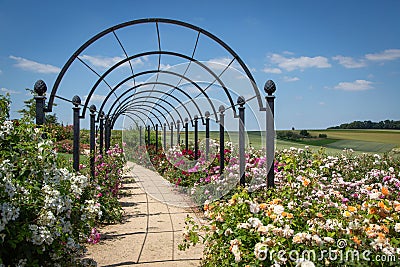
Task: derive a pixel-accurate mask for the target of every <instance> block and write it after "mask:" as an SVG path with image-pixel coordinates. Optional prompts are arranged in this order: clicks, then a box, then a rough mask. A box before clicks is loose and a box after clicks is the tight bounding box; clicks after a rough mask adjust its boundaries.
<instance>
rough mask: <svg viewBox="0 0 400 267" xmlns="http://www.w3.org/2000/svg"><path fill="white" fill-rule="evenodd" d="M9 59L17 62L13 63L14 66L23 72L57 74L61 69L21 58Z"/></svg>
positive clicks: (12, 57) (13, 57)
mask: <svg viewBox="0 0 400 267" xmlns="http://www.w3.org/2000/svg"><path fill="white" fill-rule="evenodd" d="M10 58H11V59H13V60H15V61H17V63H15V65H14V66H16V67H17V68H20V69H23V70H27V71H33V72H36V73H46V74H48V73H59V72H60V71H61V69H60V68H58V67H56V66H53V65H49V64H42V63H38V62H35V61H32V60H29V59H25V58H22V57H15V56H10Z"/></svg>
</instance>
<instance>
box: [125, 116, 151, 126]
mask: <svg viewBox="0 0 400 267" xmlns="http://www.w3.org/2000/svg"><path fill="white" fill-rule="evenodd" d="M121 115H123V116H127V117H129V118H130V119H131V120H133V121H135V120H134V119H133V118H132V117H131V115H134V116H136V117H137V118H139V119H140V120H141V121H142V122H143V125H144V126H146V122H145V121H144V120H143V119H142V118H141V117H140V116H139V115H137V114H135V113H126V114H125V113H122V114H121ZM148 119H149V121H150V122H151V125H153V127H154V123H153V121H152V120H151V119H150V118H148ZM135 124H136V126H138V123H137V122H136V121H135Z"/></svg>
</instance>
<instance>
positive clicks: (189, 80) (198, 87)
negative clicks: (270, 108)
mask: <svg viewBox="0 0 400 267" xmlns="http://www.w3.org/2000/svg"><path fill="white" fill-rule="evenodd" d="M154 73H166V74H170V75H174V76H177V77H180V78H181V79H184V80H186V81H188V82H189V83H191V84H192V85H194V86H195V87H196V88H197V89H198V90H199V91H200V92H201V94H203V95H204V96H205V97H206V98H207V99H208V102H209V103H210V105H211V108H212V109H213V112H214V114H215V119H216V120H217V121H218V117H217V113H216V110H215V107H214V104H213V103H212V101H210V100H209V98H208V95H207V94H206V93H205V91H204V90H203V89H202V88H201V87H200V86H199V85H198V84H197V83H196V82H195V81H193V80H191V79H189V78H187V77H186V76H184V75H181V74H179V73H176V72H173V71H165V70H148V71H143V72H139V73H137V74H134V75H132V76H129V77H127V78H125V79H124V80H122V81H121V82H119V83H118V84H117V85H116V86H115V87H114V88H113V89H112V90H111V91H110V92H109V93H108V95H107V96H106V97H105V99H104V101H103V103H104V104H105V103H106V102H107V101H108V99H109V98H110V96H111V95H112V94H114V93H115V91H116V90H117V89H118V88H119V87H120V86H122V85H123V84H124V83H125V82H127V81H129V80H131V79H133V80H135V78H136V77H139V76H142V75H147V74H154ZM135 86H136V85H135ZM171 86H172V85H171ZM177 88H178V87H177V86H174V89H177ZM135 89H136V88H135ZM177 90H179V89H177ZM152 91H154V90H152ZM149 92H150V91H149ZM135 93H136V92H135ZM169 95H170V96H171V95H172V94H169ZM187 96H188V97H189V98H191V99H193V98H192V97H191V96H189V95H188V94H187ZM193 101H194V100H192V102H193ZM104 104H103V105H102V107H103V106H104ZM196 106H197V105H196ZM102 107H100V111H101V110H102ZM198 111H199V113H200V114H201V111H200V109H198ZM200 114H199V115H200ZM203 124H204V121H203Z"/></svg>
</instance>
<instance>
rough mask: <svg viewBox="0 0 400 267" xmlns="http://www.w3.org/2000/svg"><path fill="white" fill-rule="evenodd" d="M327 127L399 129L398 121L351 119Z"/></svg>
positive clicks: (399, 123)
mask: <svg viewBox="0 0 400 267" xmlns="http://www.w3.org/2000/svg"><path fill="white" fill-rule="evenodd" d="M328 129H397V130H400V121H394V120H384V121H380V122H372V121H370V120H368V121H353V122H350V123H342V124H340V126H334V127H329V128H328Z"/></svg>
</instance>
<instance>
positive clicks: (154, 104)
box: [115, 100, 182, 125]
mask: <svg viewBox="0 0 400 267" xmlns="http://www.w3.org/2000/svg"><path fill="white" fill-rule="evenodd" d="M144 103H149V104H153V105H145V104H144ZM134 104H136V105H132V106H127V107H125V108H123V109H120V110H118V111H115V113H118V112H119V111H126V110H129V109H130V108H135V107H142V106H146V107H152V108H153V109H155V110H157V109H156V108H155V107H154V106H159V107H160V108H162V109H163V110H164V111H165V112H166V113H168V115H169V116H170V117H171V118H172V121H173V123H174V125H176V123H175V120H174V119H173V117H172V115H171V113H170V112H169V111H168V110H167V109H166V108H165V107H163V106H161V105H158V104H157V103H155V102H152V101H146V100H143V101H138V102H135V103H134ZM157 111H158V110H157ZM161 114H163V113H161ZM178 115H179V118H180V119H181V120H182V116H181V115H180V114H179V113H178ZM149 118H150V117H149Z"/></svg>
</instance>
